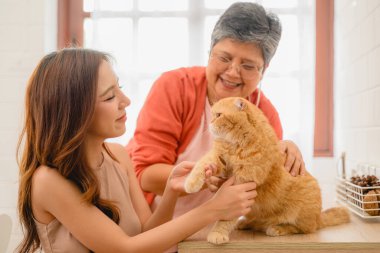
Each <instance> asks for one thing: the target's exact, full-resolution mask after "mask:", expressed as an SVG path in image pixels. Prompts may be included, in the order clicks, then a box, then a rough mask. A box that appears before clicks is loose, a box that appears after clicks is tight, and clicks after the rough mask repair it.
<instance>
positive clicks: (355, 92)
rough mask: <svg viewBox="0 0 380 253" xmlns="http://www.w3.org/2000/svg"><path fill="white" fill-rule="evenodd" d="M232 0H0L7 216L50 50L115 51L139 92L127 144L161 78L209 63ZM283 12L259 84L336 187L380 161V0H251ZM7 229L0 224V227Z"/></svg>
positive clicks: (311, 164) (0, 163) (287, 132)
mask: <svg viewBox="0 0 380 253" xmlns="http://www.w3.org/2000/svg"><path fill="white" fill-rule="evenodd" d="M233 2H236V1H232V0H160V1H157V0H83V1H82V0H33V1H32V0H0V57H1V61H0V120H1V123H0V214H1V213H5V214H7V215H9V216H10V217H11V218H12V223H13V226H12V232H11V239H10V243H9V245H8V249H7V251H6V252H12V251H13V250H14V249H15V247H16V245H17V244H18V242H19V241H20V238H21V237H22V232H21V229H20V227H19V225H18V221H17V212H16V206H17V187H18V167H17V163H16V153H15V152H16V151H15V150H16V144H17V139H18V135H19V133H20V130H21V124H22V119H23V99H24V93H25V92H24V91H25V86H26V83H27V80H28V77H29V76H30V74H31V72H32V70H33V69H34V67H35V66H36V64H37V63H38V61H39V59H40V58H41V57H42V56H43V55H45V54H46V53H48V52H51V51H54V50H56V49H58V48H62V47H67V46H69V45H73V44H76V45H80V46H83V47H88V48H94V49H99V50H103V51H106V52H109V53H111V54H112V55H113V56H114V58H115V63H114V64H115V69H116V72H117V74H118V76H119V78H120V84H121V85H123V91H124V92H125V94H126V95H127V96H128V97H129V98H130V99H131V101H132V103H131V106H130V107H128V109H127V115H128V121H127V132H126V133H125V135H123V136H122V137H120V138H117V139H114V140H110V141H116V142H119V143H121V144H126V143H127V142H128V140H129V139H130V138H131V136H132V135H133V131H134V128H135V122H136V119H137V116H138V112H139V110H140V108H141V106H142V105H143V103H144V101H145V97H146V95H147V93H148V92H149V89H150V87H151V86H152V84H153V81H154V80H155V79H156V78H158V77H159V75H160V74H161V73H162V72H164V71H168V70H171V69H174V68H178V67H185V66H195V65H206V63H207V59H208V52H209V49H210V48H209V46H210V37H211V31H212V28H213V26H214V24H215V22H216V20H217V18H218V16H219V15H220V14H221V13H223V11H224V10H225V9H226V8H227V7H228V6H229V5H231V4H232V3H233ZM252 2H258V3H260V4H262V5H263V6H264V7H265V8H267V9H268V10H270V11H271V12H274V13H276V14H278V16H279V18H280V20H281V22H282V27H283V34H282V39H281V41H280V44H279V47H278V50H277V53H276V54H275V56H274V58H273V60H272V61H271V63H270V66H269V68H268V71H267V72H266V73H265V76H264V78H263V81H262V85H263V86H262V88H263V91H264V93H265V94H266V96H267V97H268V98H269V99H270V100H271V101H272V103H273V104H274V105H275V107H276V108H277V110H278V111H279V114H280V117H281V120H282V123H283V128H284V139H290V140H293V141H294V142H295V143H297V144H298V146H299V147H300V148H301V151H302V154H303V157H304V160H305V162H306V166H307V169H308V170H309V171H310V172H311V173H312V174H313V175H315V176H316V177H317V178H318V179H319V181H320V183H321V184H324V185H328V187H325V189H327V190H326V192H324V194H325V195H327V194H330V195H331V194H332V192H333V191H334V178H335V177H336V175H337V168H338V164H339V162H340V156H341V154H342V152H345V153H346V158H347V161H346V165H347V167H348V168H355V167H356V166H357V164H363V163H365V164H371V165H374V166H379V165H380V148H379V147H378V146H379V144H380V71H378V69H379V67H380V0H286V1H284V0H261V1H252ZM0 229H1V225H0Z"/></svg>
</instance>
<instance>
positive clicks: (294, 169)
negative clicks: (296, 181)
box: [280, 140, 306, 177]
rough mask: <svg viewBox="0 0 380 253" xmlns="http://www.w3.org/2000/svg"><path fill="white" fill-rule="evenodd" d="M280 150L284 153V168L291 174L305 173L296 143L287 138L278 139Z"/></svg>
mask: <svg viewBox="0 0 380 253" xmlns="http://www.w3.org/2000/svg"><path fill="white" fill-rule="evenodd" d="M280 150H281V152H282V153H283V154H285V155H286V159H285V164H284V165H285V170H286V171H288V172H289V173H290V174H291V175H292V176H294V177H295V176H298V175H305V172H306V169H305V163H304V161H303V158H302V154H301V151H300V150H299V149H298V147H297V145H296V144H295V143H294V142H292V141H289V140H285V141H284V140H283V141H280Z"/></svg>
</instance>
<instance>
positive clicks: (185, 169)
mask: <svg viewBox="0 0 380 253" xmlns="http://www.w3.org/2000/svg"><path fill="white" fill-rule="evenodd" d="M194 165H195V163H194V162H187V161H184V162H181V163H179V164H178V165H176V166H175V167H174V168H173V170H172V172H171V174H170V176H169V179H168V184H169V186H170V188H171V189H172V190H173V191H176V192H180V193H185V188H184V185H185V180H186V177H187V175H188V174H189V173H190V171H191V170H192V168H193V167H194Z"/></svg>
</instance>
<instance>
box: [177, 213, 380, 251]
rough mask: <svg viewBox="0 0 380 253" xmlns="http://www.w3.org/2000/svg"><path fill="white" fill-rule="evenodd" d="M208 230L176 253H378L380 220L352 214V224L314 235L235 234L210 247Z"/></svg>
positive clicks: (185, 242) (379, 249) (250, 232)
mask: <svg viewBox="0 0 380 253" xmlns="http://www.w3.org/2000/svg"><path fill="white" fill-rule="evenodd" d="M210 228H211V226H210V227H207V228H205V229H203V230H201V231H199V232H198V233H196V234H194V235H193V236H191V237H189V238H188V239H186V240H185V241H183V242H181V243H179V245H178V252H179V253H188V252H193V253H194V252H202V253H203V252H255V253H256V252H263V253H264V252H265V253H269V252H271V253H272V252H274V253H275V252H281V253H286V252H295V253H300V252H313V253H319V252H328V253H335V252H360V253H370V252H371V253H375V252H376V253H380V219H370V220H365V219H362V218H360V217H358V216H356V215H354V214H351V222H350V223H349V224H343V225H339V226H333V227H327V228H323V229H321V230H319V231H317V232H316V233H313V234H306V235H305V234H299V235H288V236H279V237H270V236H266V235H265V234H263V233H259V232H254V231H250V230H236V231H234V232H233V233H232V234H231V236H230V242H229V243H227V244H224V245H218V246H215V245H212V244H210V243H208V242H207V241H206V237H207V233H208V231H209V229H210Z"/></svg>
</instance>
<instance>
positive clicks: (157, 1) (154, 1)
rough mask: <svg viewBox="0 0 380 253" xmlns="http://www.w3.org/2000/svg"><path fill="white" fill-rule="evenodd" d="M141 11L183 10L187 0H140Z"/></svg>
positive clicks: (186, 6)
mask: <svg viewBox="0 0 380 253" xmlns="http://www.w3.org/2000/svg"><path fill="white" fill-rule="evenodd" d="M138 4H139V9H140V10H142V11H184V10H187V9H188V1H187V0H140V1H139V3H138Z"/></svg>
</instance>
